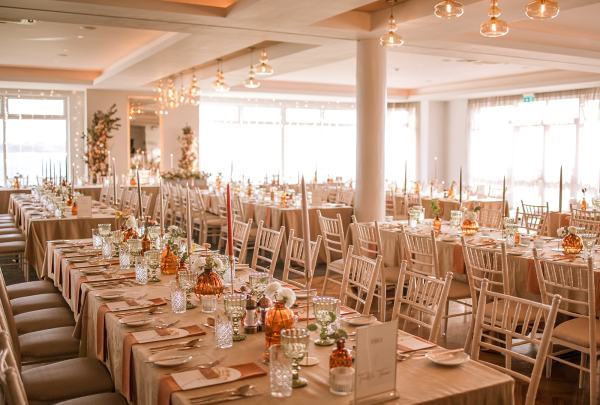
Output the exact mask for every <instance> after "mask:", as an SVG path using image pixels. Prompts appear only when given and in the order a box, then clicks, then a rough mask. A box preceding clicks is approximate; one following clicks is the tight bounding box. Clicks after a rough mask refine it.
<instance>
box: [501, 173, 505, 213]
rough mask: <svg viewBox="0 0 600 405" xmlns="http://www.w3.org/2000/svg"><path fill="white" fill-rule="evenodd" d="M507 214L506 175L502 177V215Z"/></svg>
mask: <svg viewBox="0 0 600 405" xmlns="http://www.w3.org/2000/svg"><path fill="white" fill-rule="evenodd" d="M505 215H506V176H504V177H502V216H503V217H504V216H505Z"/></svg>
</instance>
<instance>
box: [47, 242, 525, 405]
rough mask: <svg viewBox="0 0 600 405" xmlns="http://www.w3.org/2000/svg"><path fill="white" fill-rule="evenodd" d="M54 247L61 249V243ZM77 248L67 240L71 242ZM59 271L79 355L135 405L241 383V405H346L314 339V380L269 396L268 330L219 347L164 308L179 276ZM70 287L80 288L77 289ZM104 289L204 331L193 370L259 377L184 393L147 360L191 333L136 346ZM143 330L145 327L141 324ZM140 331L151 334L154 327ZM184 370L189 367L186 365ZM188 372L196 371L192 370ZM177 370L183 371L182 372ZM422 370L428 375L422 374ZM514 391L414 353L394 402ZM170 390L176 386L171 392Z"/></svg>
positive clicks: (482, 370)
mask: <svg viewBox="0 0 600 405" xmlns="http://www.w3.org/2000/svg"><path fill="white" fill-rule="evenodd" d="M51 244H53V243H51ZM56 245H57V246H59V244H56ZM67 246H69V245H67ZM72 246H73V245H70V247H72ZM53 252H54V253H53V254H54V256H55V257H56V258H57V259H58V263H64V261H63V260H62V258H61V253H60V248H58V247H56V248H55V249H54V250H53ZM62 274H63V276H62V278H61V279H62V280H63V281H64V280H65V276H68V277H69V278H70V286H71V287H70V288H69V291H71V292H70V293H69V294H67V293H66V291H67V289H65V288H62V292H63V295H64V296H65V298H66V299H67V301H69V302H72V301H73V300H74V299H75V298H76V297H80V298H78V299H79V307H80V308H81V316H79V317H78V323H77V327H76V333H77V335H78V336H79V337H80V338H81V354H82V355H84V356H89V357H94V358H99V359H100V360H103V361H105V363H106V365H107V367H108V368H109V371H110V373H111V375H112V377H113V379H114V381H115V387H116V390H117V391H118V392H120V393H122V394H123V395H124V396H126V397H129V398H130V399H131V400H132V401H133V403H136V404H144V405H146V404H148V405H168V404H169V403H171V404H189V403H190V400H191V398H193V397H194V396H197V395H201V394H202V395H203V394H209V393H213V392H217V391H221V390H224V389H231V388H235V387H237V386H239V385H241V384H252V385H253V386H255V387H256V389H257V390H258V391H259V392H260V393H261V395H259V396H256V397H252V398H245V399H244V400H243V403H246V404H261V403H265V402H266V403H282V402H283V403H285V402H287V403H307V402H308V401H319V402H320V403H328V404H329V403H332V404H334V403H335V404H342V403H343V404H346V403H348V400H349V397H340V396H335V395H333V394H331V393H330V392H329V390H328V358H329V354H330V353H331V350H332V348H331V347H319V346H315V345H314V344H312V343H310V347H309V351H310V353H311V355H312V356H314V357H317V358H318V359H319V361H320V362H319V364H318V365H317V366H314V367H310V368H309V367H303V368H302V370H301V373H302V375H303V376H305V377H306V378H307V379H308V381H309V385H308V386H307V387H305V388H302V389H298V390H294V392H293V395H292V397H291V398H288V399H277V398H272V397H270V395H269V377H268V375H267V373H266V372H267V370H268V366H266V365H264V364H262V363H261V358H262V353H263V351H264V335H263V334H262V333H258V334H252V335H247V338H246V340H245V341H243V342H235V343H234V345H233V347H232V348H230V349H216V348H215V346H214V333H213V330H212V328H210V327H206V326H205V323H206V322H207V320H208V314H204V313H202V312H200V309H199V308H195V309H192V310H188V311H187V312H185V313H184V314H179V315H175V314H173V313H172V312H171V311H170V310H169V308H168V305H166V306H161V304H164V303H165V301H161V299H164V298H166V297H167V296H168V294H169V282H171V281H172V280H173V279H174V276H164V275H163V276H162V278H161V281H160V282H158V283H150V284H147V285H139V284H135V283H132V282H131V279H129V280H127V279H125V280H123V279H121V280H117V279H116V278H117V277H131V272H130V271H128V270H125V271H123V270H118V271H115V272H114V274H113V275H112V276H111V277H113V279H108V278H104V279H103V281H100V282H92V281H89V279H90V278H91V277H89V276H87V279H83V277H86V276H84V275H83V274H82V273H81V270H78V269H75V268H72V269H71V270H70V271H69V272H66V273H62ZM110 280H113V281H112V282H114V283H115V284H109V287H106V285H107V284H106V283H110V282H111V281H110ZM246 280H247V271H239V272H238V273H237V275H236V283H235V285H236V287H238V286H239V285H241V283H243V282H245V281H246ZM61 283H62V281H61ZM116 283H121V284H116ZM59 284H60V283H59ZM110 285H112V286H113V287H111V286H110ZM73 286H76V287H75V289H74V288H73ZM106 288H118V289H120V290H123V291H125V292H126V297H129V298H135V302H131V301H130V303H131V304H139V303H140V302H142V301H143V302H148V304H147V305H155V306H160V307H161V308H162V311H164V313H161V314H155V315H154V316H156V317H157V318H160V319H162V320H164V321H168V322H171V321H175V320H178V321H179V322H178V324H177V327H176V328H187V329H188V330H189V331H190V332H191V333H192V334H193V333H200V335H195V336H199V338H200V339H201V341H202V346H200V347H199V348H197V349H193V350H192V351H189V352H187V353H190V354H192V355H193V356H194V358H193V360H192V361H191V362H190V363H189V364H188V365H186V366H184V367H193V366H195V365H198V364H204V363H207V362H210V361H212V360H215V359H221V362H220V364H219V366H218V367H227V366H229V367H231V366H239V365H245V366H250V367H252V368H255V369H257V370H258V371H259V372H260V374H261V375H257V376H254V377H250V378H248V379H245V380H243V382H228V383H224V384H219V385H215V386H211V387H204V388H199V389H190V390H185V391H183V390H180V388H179V387H178V386H177V385H176V384H175V385H173V384H174V380H173V379H172V378H171V377H170V376H169V374H171V373H173V372H174V371H173V369H171V368H162V367H158V366H154V365H152V364H151V363H148V362H146V361H147V359H148V357H149V356H150V350H149V349H150V348H151V347H156V346H162V345H165V344H171V343H173V342H185V341H187V340H189V339H190V336H191V335H188V337H186V338H183V337H181V338H175V339H172V338H169V337H166V338H164V337H163V339H172V340H161V341H157V339H161V338H158V337H155V338H153V339H151V341H147V342H142V343H137V341H136V340H135V338H136V336H137V337H138V339H139V338H140V336H141V334H139V330H140V328H132V327H127V326H125V325H123V324H122V323H121V322H119V319H120V318H119V315H118V313H119V311H118V310H114V311H112V310H110V309H108V305H109V304H110V305H113V306H117V307H121V308H125V311H128V309H127V308H128V307H127V305H125V306H122V305H123V303H124V302H125V301H119V300H117V301H105V300H102V299H101V298H100V297H98V296H97V295H96V294H97V293H98V292H101V291H105V290H106ZM147 300H153V301H151V302H150V301H147ZM220 305H221V304H220ZM72 308H73V305H72ZM133 308H136V307H135V306H134V307H133ZM146 308H147V307H146ZM146 310H147V309H146ZM102 329H103V330H102ZM141 329H142V330H146V329H148V328H147V327H142V328H141ZM347 330H348V332H352V331H353V330H354V329H353V328H352V327H348V328H347ZM134 332H137V333H136V335H134V334H133V333H134ZM143 333H146V334H148V333H149V334H152V333H154V332H152V331H149V332H143ZM399 334H402V335H408V334H406V333H404V332H399ZM156 336H158V335H156ZM351 341H352V340H351V339H350V342H351ZM349 344H350V343H349ZM176 371H177V369H176ZM179 371H187V370H186V369H185V368H184V369H183V370H179ZM189 372H190V373H194V372H196V371H194V370H190V371H189ZM179 375H180V376H181V373H180V374H179ZM425 375H426V376H427V378H423V376H425ZM199 378H202V377H199ZM513 388H514V381H513V379H512V378H511V377H509V376H507V375H505V374H502V373H500V372H498V371H496V370H493V369H491V368H489V367H487V366H485V365H482V364H480V363H476V362H474V361H468V362H467V363H465V364H463V365H462V366H461V367H454V368H446V367H439V366H435V365H434V364H432V363H430V362H429V361H428V360H426V359H425V358H411V359H409V360H405V361H402V362H398V363H397V390H398V392H399V394H400V397H399V399H398V400H396V401H395V402H394V403H398V404H400V403H401V404H418V403H435V404H473V405H476V404H477V405H479V404H484V403H486V404H511V403H513V402H514V398H513ZM173 389H175V391H172V390H173ZM240 403H242V401H240Z"/></svg>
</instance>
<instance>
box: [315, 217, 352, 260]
mask: <svg viewBox="0 0 600 405" xmlns="http://www.w3.org/2000/svg"><path fill="white" fill-rule="evenodd" d="M317 217H318V218H319V228H320V230H321V235H322V236H323V245H324V246H325V257H326V260H327V264H329V263H331V262H333V261H335V260H337V259H340V258H341V259H344V256H345V255H346V237H345V235H344V224H343V222H342V216H341V215H340V214H337V216H336V217H335V218H327V217H324V216H323V215H322V214H321V210H318V211H317Z"/></svg>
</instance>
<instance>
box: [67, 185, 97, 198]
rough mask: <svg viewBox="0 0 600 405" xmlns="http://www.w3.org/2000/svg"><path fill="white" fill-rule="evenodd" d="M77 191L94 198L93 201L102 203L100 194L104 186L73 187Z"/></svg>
mask: <svg viewBox="0 0 600 405" xmlns="http://www.w3.org/2000/svg"><path fill="white" fill-rule="evenodd" d="M73 188H74V190H75V191H77V192H79V193H81V194H83V195H87V196H90V197H92V200H96V201H100V194H101V192H102V184H86V185H83V186H75V187H73Z"/></svg>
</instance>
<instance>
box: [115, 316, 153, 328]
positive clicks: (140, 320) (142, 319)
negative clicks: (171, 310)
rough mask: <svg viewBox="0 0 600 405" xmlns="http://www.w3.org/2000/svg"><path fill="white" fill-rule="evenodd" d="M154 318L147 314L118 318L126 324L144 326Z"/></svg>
mask: <svg viewBox="0 0 600 405" xmlns="http://www.w3.org/2000/svg"><path fill="white" fill-rule="evenodd" d="M154 319H155V318H154V317H153V316H148V314H133V315H129V316H124V317H123V318H121V319H119V323H122V324H123V325H127V326H144V325H148V324H149V323H152V322H154Z"/></svg>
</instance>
